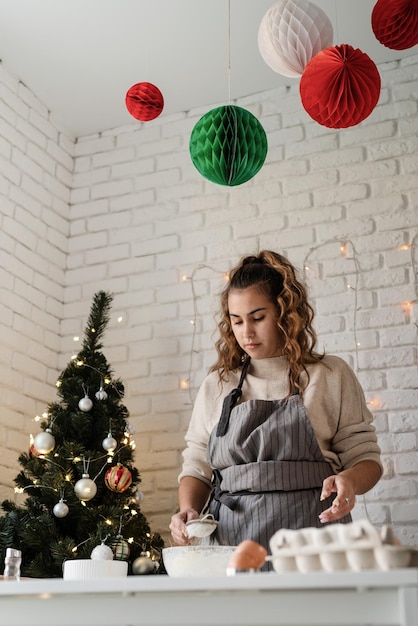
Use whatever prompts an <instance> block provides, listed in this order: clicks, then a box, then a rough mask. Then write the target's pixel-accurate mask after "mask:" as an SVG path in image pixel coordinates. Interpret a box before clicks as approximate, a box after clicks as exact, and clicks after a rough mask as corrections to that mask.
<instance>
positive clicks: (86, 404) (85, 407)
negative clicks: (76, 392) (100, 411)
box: [78, 394, 93, 413]
mask: <svg viewBox="0 0 418 626" xmlns="http://www.w3.org/2000/svg"><path fill="white" fill-rule="evenodd" d="M92 407H93V401H92V400H91V398H89V397H88V395H87V394H86V395H85V396H84V398H81V400H80V402H79V403H78V408H79V409H80V411H83V412H84V413H88V412H89V411H90V410H91V408H92Z"/></svg>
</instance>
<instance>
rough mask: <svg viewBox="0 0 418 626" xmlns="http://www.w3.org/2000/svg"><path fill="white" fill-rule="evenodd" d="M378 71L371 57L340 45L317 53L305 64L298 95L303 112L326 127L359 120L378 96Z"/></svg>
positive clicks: (371, 106)
mask: <svg viewBox="0 0 418 626" xmlns="http://www.w3.org/2000/svg"><path fill="white" fill-rule="evenodd" d="M380 84H381V81H380V74H379V71H378V69H377V67H376V65H375V63H374V62H373V61H372V60H371V58H370V57H369V56H368V55H367V54H365V53H364V52H361V50H358V49H354V48H353V47H352V46H349V45H347V44H343V45H341V46H332V47H330V48H327V49H326V50H322V51H321V52H319V53H318V54H317V55H316V56H315V57H314V58H313V59H312V60H311V61H310V62H309V63H308V65H307V66H306V68H305V70H304V71H303V74H302V78H301V81H300V86H299V88H300V96H301V99H302V104H303V106H304V108H305V110H306V112H307V113H308V114H309V115H310V116H311V117H312V119H314V120H315V121H316V122H318V124H322V125H323V126H327V127H328V128H347V127H349V126H355V125H356V124H359V123H360V122H362V121H363V120H364V119H365V118H366V117H367V116H368V115H370V113H371V112H372V111H373V109H374V108H375V106H376V104H377V102H378V100H379V95H380Z"/></svg>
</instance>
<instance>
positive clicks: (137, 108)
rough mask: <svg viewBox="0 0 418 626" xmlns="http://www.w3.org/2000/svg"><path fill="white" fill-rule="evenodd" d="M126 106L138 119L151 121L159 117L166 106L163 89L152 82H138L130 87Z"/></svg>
mask: <svg viewBox="0 0 418 626" xmlns="http://www.w3.org/2000/svg"><path fill="white" fill-rule="evenodd" d="M125 103H126V108H127V109H128V111H129V113H130V114H131V115H132V117H134V118H135V119H136V120H139V121H141V122H149V121H150V120H153V119H155V118H156V117H158V116H159V115H160V113H161V111H162V110H163V107H164V98H163V94H162V93H161V91H160V90H159V89H158V87H156V86H155V85H153V84H152V83H137V84H136V85H132V87H131V88H130V89H128V91H127V93H126V97H125Z"/></svg>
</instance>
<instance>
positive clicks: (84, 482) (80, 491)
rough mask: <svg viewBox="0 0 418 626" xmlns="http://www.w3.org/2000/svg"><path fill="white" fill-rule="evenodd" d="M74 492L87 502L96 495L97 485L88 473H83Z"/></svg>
mask: <svg viewBox="0 0 418 626" xmlns="http://www.w3.org/2000/svg"><path fill="white" fill-rule="evenodd" d="M74 492H75V495H76V496H77V498H78V499H79V500H81V501H82V502H87V501H88V500H91V499H92V498H94V496H95V495H96V493H97V485H96V483H95V482H94V480H92V479H91V478H90V476H89V475H88V474H83V475H82V478H80V480H78V481H77V482H76V484H75V485H74Z"/></svg>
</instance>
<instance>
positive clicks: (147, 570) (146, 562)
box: [132, 556, 155, 576]
mask: <svg viewBox="0 0 418 626" xmlns="http://www.w3.org/2000/svg"><path fill="white" fill-rule="evenodd" d="M154 570H155V564H154V561H153V560H152V559H150V558H149V557H148V556H138V557H137V558H136V559H135V561H134V562H133V563H132V571H133V573H134V574H136V575H137V576H146V575H147V574H152V573H153V572H154Z"/></svg>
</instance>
